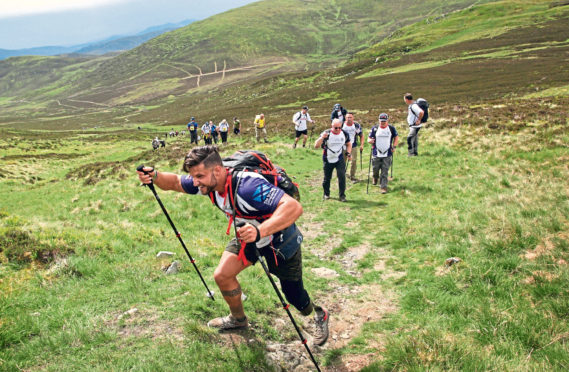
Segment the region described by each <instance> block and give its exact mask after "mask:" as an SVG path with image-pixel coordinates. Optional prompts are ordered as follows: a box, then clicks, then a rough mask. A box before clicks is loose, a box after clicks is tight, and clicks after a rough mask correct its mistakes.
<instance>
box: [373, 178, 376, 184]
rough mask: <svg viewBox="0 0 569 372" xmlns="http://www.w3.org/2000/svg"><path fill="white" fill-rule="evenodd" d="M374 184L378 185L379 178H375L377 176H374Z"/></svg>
mask: <svg viewBox="0 0 569 372" xmlns="http://www.w3.org/2000/svg"><path fill="white" fill-rule="evenodd" d="M373 184H374V185H377V178H375V177H374V178H373Z"/></svg>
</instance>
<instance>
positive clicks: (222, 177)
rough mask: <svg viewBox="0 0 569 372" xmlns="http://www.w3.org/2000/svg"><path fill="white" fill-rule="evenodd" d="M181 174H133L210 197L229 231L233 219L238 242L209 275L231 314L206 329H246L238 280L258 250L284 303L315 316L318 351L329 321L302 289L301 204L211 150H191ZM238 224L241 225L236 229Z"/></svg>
mask: <svg viewBox="0 0 569 372" xmlns="http://www.w3.org/2000/svg"><path fill="white" fill-rule="evenodd" d="M183 169H184V171H185V172H188V173H189V175H183V176H182V175H177V174H174V173H166V172H158V171H157V170H156V169H153V168H150V167H147V168H144V171H146V172H148V174H146V173H143V172H138V177H139V179H140V180H141V181H142V182H143V183H145V184H149V183H151V182H154V185H155V186H157V187H159V188H160V189H162V190H173V191H178V192H181V193H186V194H192V195H205V196H209V198H210V199H211V201H212V202H213V203H214V204H215V205H216V206H217V207H218V208H219V209H221V210H222V211H223V212H225V213H226V215H227V216H228V217H229V226H228V231H229V229H231V226H232V225H233V220H232V217H233V216H234V215H235V216H236V221H237V222H236V223H235V225H233V226H234V228H235V229H236V230H237V231H236V234H237V235H238V236H239V239H240V240H239V241H238V240H237V239H232V240H231V241H230V242H229V243H228V244H227V246H226V248H225V251H224V252H223V254H222V256H221V259H220V261H219V264H218V266H217V268H216V269H215V272H214V274H213V275H214V279H215V282H216V283H217V286H218V287H219V289H220V291H221V294H222V295H223V298H224V300H225V301H226V302H227V304H228V305H229V310H230V312H231V313H230V314H229V315H228V316H225V317H219V318H215V319H212V320H210V321H209V322H208V323H207V325H208V326H209V327H212V328H217V329H219V330H229V329H235V328H244V327H248V325H249V321H248V319H247V317H246V316H245V311H244V309H243V303H242V300H241V294H242V291H241V286H240V284H239V281H238V280H237V275H238V274H239V273H240V272H241V271H243V270H244V269H246V268H247V267H249V266H251V265H253V264H255V263H256V262H257V256H256V251H255V250H256V249H258V250H259V252H260V254H261V255H263V256H264V257H265V260H266V264H267V266H268V267H269V271H270V272H271V273H273V274H274V275H275V276H276V277H278V278H279V280H280V283H281V288H282V292H283V293H284V295H285V297H286V299H287V300H288V301H289V302H290V303H291V304H292V305H293V306H294V307H295V308H296V309H297V310H298V311H299V312H300V313H301V314H302V315H304V316H308V315H310V314H311V313H313V312H315V318H314V319H315V322H314V324H315V330H314V334H313V337H314V343H315V344H317V345H323V344H324V343H325V342H326V340H327V338H328V322H329V315H328V311H326V310H325V309H323V308H322V307H320V306H317V305H316V304H314V303H313V302H312V300H311V299H310V297H309V295H308V292H307V291H306V289H305V288H304V285H303V281H302V253H301V243H302V234H301V233H300V230H299V229H298V227H297V226H296V224H295V221H296V220H297V219H298V217H299V216H300V215H301V214H302V206H301V205H300V203H299V202H298V201H296V200H295V199H294V198H292V197H291V196H289V195H288V194H286V193H285V192H284V191H283V189H281V188H279V187H277V186H275V185H273V184H272V183H269V182H268V181H267V180H266V179H265V178H264V177H263V176H262V175H261V174H258V173H255V172H231V171H230V169H228V168H226V167H225V166H224V165H223V162H222V159H221V157H220V156H219V153H218V151H217V147H216V146H202V147H195V148H193V149H192V150H191V151H190V152H189V154H188V155H186V158H185V159H184V165H183ZM230 216H231V217H230ZM241 223H245V225H244V226H241V227H239V228H237V227H236V226H239V225H240V224H241ZM209 233H211V232H209ZM256 280H258V279H256ZM252 285H254V284H252ZM267 311H268V309H267Z"/></svg>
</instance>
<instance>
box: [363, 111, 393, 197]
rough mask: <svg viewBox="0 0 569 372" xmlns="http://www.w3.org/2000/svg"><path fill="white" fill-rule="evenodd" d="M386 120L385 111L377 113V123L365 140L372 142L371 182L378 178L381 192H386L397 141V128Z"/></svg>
mask: <svg viewBox="0 0 569 372" xmlns="http://www.w3.org/2000/svg"><path fill="white" fill-rule="evenodd" d="M388 120H389V116H388V115H387V114H386V113H381V114H379V125H376V126H374V127H373V128H371V132H370V133H369V137H368V140H367V141H368V142H369V143H371V144H372V160H371V163H372V165H373V184H374V185H377V181H378V179H379V181H380V182H379V186H380V187H381V193H382V194H385V193H386V192H387V175H388V173H389V167H391V162H392V160H393V152H394V151H395V148H396V147H397V143H399V135H398V134H397V130H396V129H395V127H394V126H393V125H389V122H388ZM380 170H381V176H380V174H379V171H380ZM368 182H369V181H368Z"/></svg>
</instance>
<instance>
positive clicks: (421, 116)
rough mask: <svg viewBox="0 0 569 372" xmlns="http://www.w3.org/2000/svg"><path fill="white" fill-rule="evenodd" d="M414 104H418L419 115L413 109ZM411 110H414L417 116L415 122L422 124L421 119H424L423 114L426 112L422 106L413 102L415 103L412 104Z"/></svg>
mask: <svg viewBox="0 0 569 372" xmlns="http://www.w3.org/2000/svg"><path fill="white" fill-rule="evenodd" d="M413 106H417V108H418V109H419V115H417V114H416V113H415V110H413ZM411 111H413V113H414V114H415V116H416V117H417V120H415V124H420V123H421V120H422V119H423V115H425V112H424V111H423V110H421V108H420V107H419V105H418V104H416V103H413V104H412V105H411Z"/></svg>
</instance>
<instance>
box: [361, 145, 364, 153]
mask: <svg viewBox="0 0 569 372" xmlns="http://www.w3.org/2000/svg"><path fill="white" fill-rule="evenodd" d="M363 151H364V144H363V143H362V144H361V146H360V152H363Z"/></svg>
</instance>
